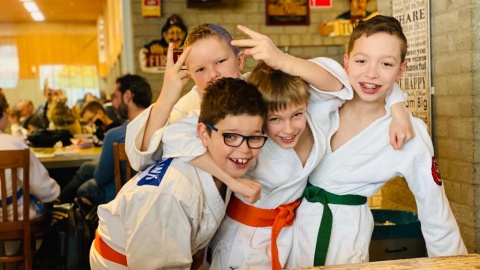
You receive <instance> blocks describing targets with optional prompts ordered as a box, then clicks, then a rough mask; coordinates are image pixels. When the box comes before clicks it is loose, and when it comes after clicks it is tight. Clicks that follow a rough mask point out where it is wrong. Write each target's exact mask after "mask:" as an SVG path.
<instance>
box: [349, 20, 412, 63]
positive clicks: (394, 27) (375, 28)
mask: <svg viewBox="0 0 480 270" xmlns="http://www.w3.org/2000/svg"><path fill="white" fill-rule="evenodd" d="M376 33H387V34H390V35H394V36H396V37H398V38H399V39H400V43H401V44H400V49H401V51H400V55H401V58H400V59H401V60H402V61H401V62H403V61H405V56H406V55H407V38H406V37H405V34H404V33H403V30H402V25H401V24H400V22H399V21H398V20H397V19H395V18H394V17H390V16H383V15H377V16H375V17H373V18H371V19H368V20H366V21H360V22H359V23H358V25H357V26H355V28H353V32H352V35H351V36H350V41H349V42H348V54H350V53H351V52H352V50H353V47H354V45H355V41H356V40H357V39H359V38H360V37H362V36H363V35H364V34H365V35H366V36H367V37H369V36H371V35H373V34H376Z"/></svg>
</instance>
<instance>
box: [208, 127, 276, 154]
mask: <svg viewBox="0 0 480 270" xmlns="http://www.w3.org/2000/svg"><path fill="white" fill-rule="evenodd" d="M205 125H206V126H207V127H208V128H210V129H211V130H213V131H215V132H217V133H218V134H220V135H222V136H223V142H224V143H225V144H226V145H228V146H231V147H239V146H240V145H242V143H243V141H245V140H247V145H248V147H249V148H251V149H259V148H262V147H263V145H264V144H265V142H266V141H267V139H268V137H267V136H261V135H255V136H243V135H241V134H237V133H229V132H223V131H222V130H219V129H218V128H216V127H214V126H213V125H210V124H205Z"/></svg>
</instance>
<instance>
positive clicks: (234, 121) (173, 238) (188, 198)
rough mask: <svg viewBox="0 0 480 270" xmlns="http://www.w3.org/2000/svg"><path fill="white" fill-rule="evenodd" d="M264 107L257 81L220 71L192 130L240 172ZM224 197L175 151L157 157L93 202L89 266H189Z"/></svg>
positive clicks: (257, 141)
mask: <svg viewBox="0 0 480 270" xmlns="http://www.w3.org/2000/svg"><path fill="white" fill-rule="evenodd" d="M266 111H267V109H266V106H265V104H264V102H263V100H262V97H261V94H260V93H259V92H258V89H257V88H256V87H255V86H253V85H251V84H248V83H246V82H245V81H243V80H241V79H233V78H222V79H219V80H217V81H216V82H215V83H213V84H211V85H209V86H208V87H207V88H206V93H205V95H204V98H203V100H202V104H201V113H200V117H199V122H198V124H197V132H198V137H199V138H200V139H201V140H202V145H203V146H204V147H206V148H207V149H208V152H209V154H210V155H211V157H212V158H213V160H214V162H215V163H216V164H217V165H218V166H219V167H221V168H222V169H223V170H224V171H225V172H226V173H228V174H229V175H231V176H232V177H242V176H243V175H244V174H245V172H246V171H247V169H248V168H249V166H250V165H251V164H252V163H253V162H254V161H255V159H256V157H257V155H258V153H259V151H260V148H261V147H262V146H263V145H264V143H265V141H266V140H267V137H266V136H263V124H264V120H265V117H266ZM229 198H230V194H229V192H227V189H226V186H225V185H224V184H222V183H221V182H220V181H218V180H217V179H215V178H214V177H212V176H211V175H210V174H208V173H207V172H205V171H203V170H201V169H198V168H196V167H194V166H192V165H190V164H188V163H185V162H183V161H181V160H179V159H176V158H168V159H164V160H161V161H158V162H157V163H155V164H154V165H152V166H150V167H148V168H146V169H145V170H144V171H142V172H139V173H138V174H137V176H135V177H134V178H133V179H131V180H130V181H128V182H127V183H126V184H125V185H124V187H123V188H122V189H121V191H120V192H119V194H118V195H117V197H116V198H115V199H114V200H113V201H112V202H110V203H108V204H104V205H100V206H99V207H98V216H99V226H98V229H97V235H96V238H95V240H94V242H93V244H92V248H91V250H90V264H91V267H92V269H127V268H128V269H167V268H169V269H190V268H191V267H192V269H196V267H197V266H198V265H197V264H194V265H192V263H195V261H194V259H193V256H194V255H195V254H197V255H198V256H199V257H200V262H201V261H202V260H203V256H201V254H202V249H203V248H204V247H205V246H206V245H207V244H208V242H209V241H210V239H211V238H212V237H213V234H214V233H215V231H216V230H217V228H218V226H219V225H220V222H221V221H222V219H223V216H224V214H225V208H226V205H227V204H228V201H229Z"/></svg>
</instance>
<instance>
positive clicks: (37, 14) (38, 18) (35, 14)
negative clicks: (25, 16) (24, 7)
mask: <svg viewBox="0 0 480 270" xmlns="http://www.w3.org/2000/svg"><path fill="white" fill-rule="evenodd" d="M30 15H32V18H33V20H34V21H37V22H38V21H44V20H45V17H44V16H43V14H42V12H40V11H35V12H31V13H30Z"/></svg>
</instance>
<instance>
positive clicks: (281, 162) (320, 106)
mask: <svg viewBox="0 0 480 270" xmlns="http://www.w3.org/2000/svg"><path fill="white" fill-rule="evenodd" d="M251 32H253V31H251ZM256 34H257V35H259V34H258V33H256ZM262 37H264V36H262ZM268 40H269V39H268ZM267 46H268V47H269V48H268V50H272V51H274V52H275V53H277V55H270V54H269V56H268V57H271V58H274V59H278V62H280V63H292V65H290V66H289V67H291V68H292V69H293V70H294V71H293V70H290V72H298V73H303V75H304V76H302V77H303V78H305V79H310V80H315V81H316V82H318V85H320V87H323V88H326V89H328V87H330V88H333V87H337V88H338V89H342V85H347V86H349V85H350V84H349V82H348V80H347V79H346V75H345V72H344V71H343V69H342V68H341V66H340V65H339V64H338V63H336V62H335V61H333V60H330V59H325V58H319V59H315V60H312V61H307V60H303V59H299V58H296V57H291V56H289V55H286V54H284V53H282V52H281V51H280V50H278V48H276V47H275V46H274V45H273V43H271V41H270V44H267ZM257 49H258V48H257ZM285 57H286V58H287V59H288V60H287V61H283V60H284V59H285ZM270 63H272V62H270ZM285 66H288V65H285ZM260 72H261V71H260ZM325 72H328V74H327V75H329V76H331V77H333V76H332V75H331V74H334V75H335V77H333V78H334V79H335V80H336V81H335V83H336V84H335V83H333V82H331V81H329V80H326V79H325V78H328V77H327V76H323V77H322V74H324V73H325ZM257 76H258V77H262V76H263V75H262V74H258V75H257ZM266 76H267V75H266ZM282 76H288V75H286V74H283V75H282ZM337 76H339V78H337ZM342 76H343V77H342ZM290 77H291V76H290ZM288 80H291V79H290V78H289V79H284V80H283V81H282V82H287V81H288ZM295 80H296V81H295V83H292V82H289V83H290V84H294V86H293V88H292V85H289V86H287V85H282V83H279V84H280V86H279V87H282V88H285V89H287V90H288V91H291V92H292V93H295V92H298V91H301V90H302V89H303V91H306V86H305V85H304V84H303V83H299V81H301V80H300V78H296V79H295ZM340 82H341V83H340ZM325 84H328V85H325ZM332 85H333V87H332ZM312 87H313V86H312ZM276 95H277V96H278V95H279V94H278V93H277V94H276ZM335 96H336V97H338V98H334V97H335ZM351 96H352V90H351V89H348V88H343V89H342V90H341V91H338V92H334V94H333V95H332V94H326V93H322V92H321V91H319V90H317V91H313V92H312V99H311V102H310V104H311V105H310V106H309V111H310V114H309V115H312V117H313V118H314V119H312V120H310V116H309V117H308V118H309V125H308V127H307V130H308V132H306V134H307V133H308V134H309V135H308V136H307V139H309V140H304V139H305V138H303V139H302V142H305V144H302V146H299V148H300V149H295V150H294V149H293V148H294V146H295V145H296V144H297V142H298V141H299V139H300V138H301V136H302V134H303V130H304V129H305V127H306V119H307V113H306V106H307V104H308V95H307V97H306V98H305V97H304V98H303V99H300V100H299V99H297V100H294V102H291V101H292V100H288V94H285V96H283V97H281V98H282V102H283V103H282V102H280V103H279V104H281V105H280V107H282V106H285V107H287V106H288V107H289V108H288V109H290V110H291V111H288V113H290V114H291V115H290V116H288V118H290V117H293V118H295V119H301V120H302V121H303V123H302V124H301V125H302V127H301V128H299V129H298V130H294V131H293V132H292V131H287V133H285V134H288V135H283V137H285V138H286V137H291V138H286V139H284V143H283V145H278V144H276V143H274V142H267V145H268V146H267V148H268V149H269V150H268V151H267V152H265V154H263V153H262V154H261V156H263V157H264V158H263V161H261V162H259V164H260V165H259V166H257V167H256V168H263V169H262V170H260V169H259V170H258V177H257V175H255V173H252V174H251V175H249V176H251V177H253V178H254V179H258V180H259V181H260V182H261V183H262V184H263V189H262V198H264V199H262V200H261V202H259V203H258V204H256V205H255V206H256V207H261V208H263V209H265V211H268V210H272V209H275V208H277V207H279V206H281V205H284V204H291V203H294V202H295V201H297V200H298V198H299V197H300V196H301V194H302V192H303V189H304V187H305V185H306V179H307V176H308V174H309V173H310V172H311V171H312V170H313V168H315V166H316V164H318V162H319V160H320V158H321V157H322V155H323V151H324V149H325V143H326V137H325V134H326V132H327V131H328V127H329V125H328V123H327V122H325V120H327V121H328V117H327V116H328V112H330V111H332V110H336V109H337V108H338V106H339V105H340V104H341V103H342V100H343V99H348V98H351ZM325 100H330V101H329V102H327V103H325V102H324V101H325ZM398 100H402V97H401V95H400V97H399V98H398ZM277 105H278V104H275V105H274V107H276V106H277ZM290 105H294V106H293V107H290ZM283 109H285V108H284V107H282V110H281V111H283ZM298 111H301V112H302V113H300V112H298ZM282 113H285V112H282ZM135 121H136V120H135ZM196 121H197V120H196V119H195V116H194V115H193V116H192V117H188V118H183V119H181V120H178V121H176V122H175V123H173V124H172V126H174V127H175V128H173V127H172V128H170V129H169V130H168V131H165V132H164V133H160V134H161V135H162V137H161V139H162V140H163V142H164V145H163V147H164V150H165V154H166V156H176V157H178V156H183V157H184V156H187V157H189V158H190V159H192V158H194V157H196V156H199V155H201V154H204V153H205V149H204V148H203V147H201V145H200V147H197V146H198V145H199V143H198V142H196V141H198V139H197V138H196V136H195V134H193V132H192V131H193V130H194V128H193V125H194V124H195V123H196ZM297 121H298V120H297ZM313 123H315V128H317V129H319V131H315V132H313V134H312V131H311V130H310V128H312V129H313V128H314V127H313V126H312V125H313ZM131 125H132V124H131ZM189 125H190V126H189ZM139 127H140V128H139ZM136 129H139V131H142V130H143V129H144V128H142V125H139V126H137V127H136ZM287 129H288V128H287ZM136 136H137V137H136V138H138V137H139V136H138V134H137V135H136ZM158 137H160V136H158ZM276 137H277V134H276V135H275V137H273V138H276ZM187 138H189V139H187ZM307 141H309V143H307ZM314 141H315V142H316V143H315V147H314V149H313V150H312V147H313V144H314ZM280 144H282V143H281V140H280ZM157 145H158V142H157ZM264 150H265V149H264ZM300 151H302V152H303V153H302V154H300V153H299V152H300ZM292 162H293V164H292ZM291 165H293V166H291ZM289 166H291V167H289ZM206 170H208V168H206ZM256 171H257V170H256ZM212 172H213V173H215V171H212ZM270 193H271V195H270ZM237 196H238V194H237ZM238 197H239V198H241V196H238ZM235 201H236V202H237V205H238V204H239V203H241V202H240V201H239V200H236V199H235ZM243 203H248V202H247V201H246V200H244V201H243ZM293 209H294V208H290V213H291V212H292V210H293ZM242 211H243V210H242ZM272 211H275V210H272ZM274 216H275V215H274ZM275 220H276V219H275V218H273V219H271V222H274V221H275ZM280 220H282V221H280ZM284 221H285V220H284V219H283V217H282V218H281V217H279V220H277V223H279V222H284ZM290 221H291V217H290ZM234 223H235V224H236V225H240V226H242V228H244V229H243V230H247V231H250V232H252V233H254V234H255V237H251V238H252V239H255V243H257V242H258V243H262V244H261V245H256V244H255V243H246V244H245V246H242V245H240V242H238V241H236V243H237V244H238V245H236V246H237V247H238V248H239V249H240V250H242V253H236V252H230V249H231V248H232V247H231V246H232V245H231V244H232V240H233V237H232V239H226V242H222V243H221V244H220V245H215V246H220V247H221V248H220V249H219V251H218V252H217V251H215V256H214V260H216V261H217V262H214V265H213V266H212V268H213V269H216V268H224V267H226V265H225V264H224V263H227V261H226V260H224V259H225V258H224V257H225V256H227V257H229V258H230V259H231V260H232V261H231V263H230V262H229V264H228V265H229V266H232V267H236V266H235V265H237V267H238V265H257V266H259V265H261V266H264V267H268V268H270V267H271V265H272V259H273V261H274V264H273V267H274V268H280V267H281V266H280V265H284V264H285V261H286V258H287V255H288V253H289V250H290V246H291V241H292V240H291V233H290V232H283V231H282V235H281V236H280V237H279V238H278V239H282V240H278V241H275V240H277V238H276V235H277V234H278V233H279V231H280V230H281V229H282V228H283V226H284V225H282V226H280V227H278V228H277V229H279V231H277V232H276V233H275V236H274V237H273V238H274V239H275V240H272V246H270V240H271V238H272V237H271V236H272V224H270V225H268V226H265V227H266V228H255V229H252V228H251V227H249V226H244V225H242V224H240V223H238V222H237V221H234ZM287 223H289V225H291V222H287ZM225 227H228V226H225ZM247 227H248V228H247ZM228 230H229V231H231V229H228ZM225 234H227V233H225ZM222 235H223V234H222ZM239 235H241V234H240V233H239ZM220 238H222V237H219V238H218V239H220ZM257 240H258V241H257ZM226 243H228V244H226ZM252 246H256V248H251V247H252ZM277 246H278V247H279V248H278V250H279V252H277V251H276V250H277ZM248 247H249V248H248ZM271 248H274V249H275V250H272V252H270V249H271ZM221 249H223V250H222V252H220V250H221ZM278 253H280V254H279V255H278ZM219 254H221V255H222V257H223V258H221V259H215V258H219V256H218V255H219ZM230 254H231V256H230ZM248 254H254V257H256V258H255V259H253V260H250V259H247V258H248V257H252V255H248ZM279 257H280V258H279ZM219 264H220V265H219Z"/></svg>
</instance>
